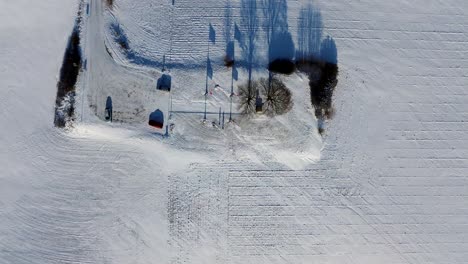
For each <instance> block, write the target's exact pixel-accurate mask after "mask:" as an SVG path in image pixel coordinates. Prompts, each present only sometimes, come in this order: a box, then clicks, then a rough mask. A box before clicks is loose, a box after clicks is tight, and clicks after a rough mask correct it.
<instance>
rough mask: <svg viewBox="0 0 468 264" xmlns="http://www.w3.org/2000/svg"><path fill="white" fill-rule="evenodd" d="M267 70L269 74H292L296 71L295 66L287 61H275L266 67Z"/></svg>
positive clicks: (290, 61)
mask: <svg viewBox="0 0 468 264" xmlns="http://www.w3.org/2000/svg"><path fill="white" fill-rule="evenodd" d="M268 70H269V71H271V72H276V73H282V74H288V75H289V74H292V73H293V72H294V71H295V70H296V65H295V64H294V62H293V61H292V60H289V59H276V60H274V61H272V62H270V64H269V65H268Z"/></svg>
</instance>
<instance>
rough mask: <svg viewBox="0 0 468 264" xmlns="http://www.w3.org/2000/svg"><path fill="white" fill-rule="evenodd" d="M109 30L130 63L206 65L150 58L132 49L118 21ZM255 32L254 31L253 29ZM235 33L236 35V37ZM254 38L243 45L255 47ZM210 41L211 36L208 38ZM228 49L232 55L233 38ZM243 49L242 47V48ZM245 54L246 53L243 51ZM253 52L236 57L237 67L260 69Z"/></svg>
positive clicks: (196, 67)
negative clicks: (249, 43) (249, 42)
mask: <svg viewBox="0 0 468 264" xmlns="http://www.w3.org/2000/svg"><path fill="white" fill-rule="evenodd" d="M236 28H237V29H236V32H237V33H236V32H235V34H234V35H235V39H236V40H237V41H239V43H240V44H241V46H242V43H244V40H245V39H244V37H243V36H242V33H241V32H240V29H239V28H238V27H237V26H236ZM110 30H111V33H112V36H113V38H114V41H115V42H116V43H117V44H118V45H119V47H120V52H121V53H122V55H124V56H125V58H126V59H127V60H128V61H129V62H131V63H132V64H135V65H139V66H145V67H150V68H163V67H165V68H171V69H182V70H201V69H203V68H205V67H206V63H205V62H203V61H200V63H181V62H169V63H167V62H164V61H159V60H155V59H151V58H147V57H145V56H143V55H141V54H140V53H138V52H136V51H135V50H133V49H132V45H131V42H130V40H129V39H128V37H127V35H126V33H125V30H124V28H123V27H122V26H121V25H119V24H118V22H114V23H112V24H111V26H110ZM255 33H256V31H255ZM236 34H237V35H238V36H237V37H236ZM254 40H255V38H253V39H252V42H251V45H247V46H244V47H246V48H247V47H255V43H254ZM210 41H212V40H211V38H210ZM227 49H228V54H230V55H232V57H234V40H231V42H230V43H228V46H227ZM243 50H244V49H243ZM243 54H247V53H245V52H244V53H243ZM253 54H254V49H252V56H243V57H242V58H239V59H236V65H237V67H238V68H245V69H248V70H249V71H251V70H252V69H260V68H262V67H263V65H262V64H261V63H259V62H257V61H255V60H254V58H253Z"/></svg>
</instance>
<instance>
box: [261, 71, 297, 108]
mask: <svg viewBox="0 0 468 264" xmlns="http://www.w3.org/2000/svg"><path fill="white" fill-rule="evenodd" d="M260 86H261V88H262V93H263V96H264V99H265V103H264V105H263V106H264V112H265V113H266V114H267V115H269V116H274V115H282V114H285V113H287V112H288V111H289V110H291V108H292V104H293V103H292V98H291V97H292V95H291V91H290V90H289V89H288V88H287V87H286V85H285V84H284V83H283V82H282V81H281V80H280V79H279V78H277V77H275V76H273V77H272V78H271V80H267V79H265V78H262V79H260Z"/></svg>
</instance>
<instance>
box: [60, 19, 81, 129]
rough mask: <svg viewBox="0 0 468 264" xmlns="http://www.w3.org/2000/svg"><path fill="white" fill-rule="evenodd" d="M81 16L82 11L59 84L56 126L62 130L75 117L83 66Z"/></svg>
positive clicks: (72, 34)
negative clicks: (76, 92) (80, 74)
mask: <svg viewBox="0 0 468 264" xmlns="http://www.w3.org/2000/svg"><path fill="white" fill-rule="evenodd" d="M80 15H81V11H80V12H79V13H78V18H77V19H76V21H75V26H74V28H73V31H72V33H71V35H70V37H69V39H68V44H67V48H66V50H65V54H64V57H63V62H62V67H61V69H60V78H59V81H58V83H57V97H56V99H55V117H54V124H55V126H56V127H60V128H63V127H65V126H66V124H67V122H69V121H73V120H74V115H75V85H76V81H77V80H78V74H79V72H80V69H81V64H82V54H81V49H80V28H79V25H80V22H81V19H80Z"/></svg>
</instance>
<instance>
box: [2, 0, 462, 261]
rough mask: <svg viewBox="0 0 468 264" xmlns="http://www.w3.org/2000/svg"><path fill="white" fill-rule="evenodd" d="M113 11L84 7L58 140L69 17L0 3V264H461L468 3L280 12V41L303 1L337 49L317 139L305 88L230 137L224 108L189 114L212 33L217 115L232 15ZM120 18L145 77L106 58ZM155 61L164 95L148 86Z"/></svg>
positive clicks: (319, 6)
mask: <svg viewBox="0 0 468 264" xmlns="http://www.w3.org/2000/svg"><path fill="white" fill-rule="evenodd" d="M250 1H253V0H250ZM114 2H115V6H114V7H113V8H112V10H109V9H108V8H106V6H105V5H104V4H103V3H102V2H101V1H100V0H89V1H85V2H84V3H85V5H84V6H86V4H88V3H89V5H90V9H89V10H90V13H89V14H86V12H84V19H83V24H82V32H81V37H82V48H83V55H84V59H85V60H86V61H87V63H86V66H87V67H86V69H85V70H83V71H82V72H81V73H80V76H79V82H78V84H77V100H78V107H77V108H76V121H75V122H74V123H73V124H71V125H70V126H68V127H67V128H66V129H64V130H61V129H57V128H54V126H53V117H54V104H55V94H56V83H57V79H58V74H59V71H60V67H61V63H62V59H63V53H64V50H65V47H66V44H67V41H68V36H69V35H70V33H71V31H72V29H73V25H74V20H75V17H76V13H77V10H78V6H79V3H78V1H60V0H44V1H26V0H15V1H7V0H0V58H1V59H0V62H1V63H0V124H1V128H2V129H1V130H0V168H1V170H0V263H2V264H3V263H15V264H17V263H162V264H164V263H173V264H179V263H216V264H217V263H232V264H235V263H244V264H245V263H252V264H262V263H265V264H267V263H278V264H280V263H281V264H283V263H337V264H338V263H339V264H343V263H353V264H358V263H359V264H361V263H392V264H394V263H395V264H399V263H401V264H406V263H411V264H412V263H424V264H428V263H434V264H435V263H437V264H443V263H447V264H457V263H466V260H467V259H468V250H466V249H467V248H468V209H467V206H466V205H467V204H468V133H467V132H468V104H467V102H468V92H467V88H466V85H467V80H468V76H467V74H466V70H467V68H468V60H467V59H468V29H467V27H466V25H467V24H468V17H467V16H466V12H467V11H468V2H466V1H462V0H445V1H439V0H425V1H423V0H412V1H405V0H396V1H367V0H364V1H350V0H336V1H326V0H317V1H314V2H312V1H309V0H290V1H289V0H288V1H287V5H288V8H287V14H288V26H289V27H288V28H289V31H290V32H291V35H292V37H293V40H295V41H296V39H297V38H298V32H299V31H300V30H299V29H298V27H300V23H299V21H300V20H299V17H300V13H301V10H302V9H303V8H304V7H306V6H308V5H309V4H313V6H314V8H315V9H316V10H320V12H321V16H322V19H323V32H324V37H325V36H328V35H329V36H331V37H332V38H333V39H334V40H335V42H336V45H337V49H338V63H339V67H340V75H339V83H338V86H337V90H336V92H335V95H334V106H335V108H336V115H335V117H334V118H333V119H331V120H329V121H328V122H327V126H326V134H325V135H324V137H323V138H322V137H321V136H320V135H318V133H317V131H316V130H317V124H316V123H317V120H316V119H315V117H314V116H313V113H314V111H313V108H312V107H311V106H310V102H309V101H310V99H309V95H308V79H307V76H304V75H302V74H293V75H291V76H289V77H284V78H283V79H284V81H285V83H286V84H287V85H288V87H290V88H291V90H292V92H293V100H294V106H293V109H292V110H291V112H289V113H287V114H286V115H284V116H278V117H275V118H273V119H269V118H267V117H265V116H259V117H256V118H253V119H245V118H241V117H239V116H235V122H234V123H228V124H226V127H225V129H224V130H223V129H221V128H220V127H219V126H218V125H216V126H213V125H212V124H211V123H212V122H214V123H217V122H218V121H219V120H218V115H217V114H210V115H208V119H207V120H208V121H207V122H206V123H203V122H202V118H203V114H200V113H195V114H193V113H191V114H187V113H182V111H193V112H202V111H203V107H204V96H203V93H204V89H205V76H206V59H207V57H206V56H207V54H206V52H207V47H208V46H207V45H208V41H207V40H208V25H209V24H210V23H211V24H212V26H213V29H214V31H215V32H216V43H215V44H212V45H211V46H210V59H211V61H212V65H213V78H212V79H209V90H210V95H209V97H208V103H207V109H208V111H209V112H214V113H217V112H218V109H219V107H221V108H222V109H223V111H225V112H226V113H227V112H228V111H229V94H230V84H231V79H230V77H231V72H230V70H228V69H226V68H225V67H224V66H223V65H222V60H223V56H224V48H225V45H226V43H225V42H226V40H225V37H224V35H223V34H224V33H223V32H224V31H225V24H226V19H227V14H230V17H231V19H232V21H233V23H238V24H240V22H239V21H240V19H241V14H242V13H241V4H242V2H243V1H241V0H232V1H228V0H221V1H220V0H205V1H190V0H174V1H170V0H140V1H131V0H114ZM173 2H174V6H172V3H173ZM244 2H245V1H244ZM247 2H249V1H247ZM228 3H229V6H230V7H231V8H230V9H227V8H226V7H227V6H228ZM260 3H261V1H258V7H259V8H260V9H259V11H258V19H259V21H262V19H263V15H262V14H263V13H262V11H261V4H260ZM84 10H85V9H84ZM226 10H230V11H229V12H227V11H226ZM113 21H118V22H119V23H121V28H122V29H123V30H124V31H125V33H126V34H127V36H128V39H129V41H130V47H131V49H132V50H133V52H136V53H137V54H138V56H141V58H145V62H146V64H145V63H135V61H132V60H131V59H129V58H128V57H126V56H125V54H124V53H123V52H122V50H120V49H119V45H118V44H117V43H115V41H114V39H113V37H112V32H111V30H110V23H112V22H113ZM243 30H244V29H242V28H241V31H242V33H244V34H245V31H243ZM264 35H265V34H264V32H263V29H262V26H261V25H260V29H259V31H258V38H257V40H256V46H257V50H258V54H257V55H256V56H257V57H258V64H259V65H263V66H264V64H265V61H264V58H265V56H266V53H267V52H266V51H267V48H266V45H265V36H264ZM296 45H297V43H296ZM239 50H240V47H239V46H236V56H237V55H238V54H239V53H240V51H239ZM238 52H239V53H238ZM163 55H166V62H168V65H169V72H170V74H171V76H172V81H173V91H172V92H171V93H170V94H169V93H167V92H163V91H157V90H156V89H155V87H156V80H157V79H158V78H159V77H160V76H161V75H162V71H161V65H160V63H161V62H162V57H163ZM155 65H157V66H155ZM261 68H262V67H261V66H259V67H257V68H256V70H255V72H254V77H255V78H257V77H261V76H266V74H267V73H266V71H265V70H262V69H261ZM238 70H239V80H238V81H236V82H235V85H238V84H240V83H242V82H245V80H246V78H247V72H246V70H245V69H244V68H239V69H238ZM215 84H218V85H219V86H220V87H217V88H215ZM107 96H112V99H113V104H114V111H115V112H116V113H115V115H114V117H115V119H116V120H115V121H116V122H114V123H107V122H105V121H104V120H103V119H104V107H105V101H106V98H107ZM171 101H172V104H171ZM155 109H161V110H162V111H163V113H164V115H165V116H166V117H168V116H169V111H170V109H172V110H173V111H180V112H175V113H173V114H172V118H171V120H170V121H169V123H166V124H165V126H167V124H173V125H174V126H173V129H172V131H171V132H170V136H169V137H162V136H161V134H162V133H164V132H165V128H164V129H162V130H161V131H155V130H154V129H151V128H149V127H148V126H147V125H146V122H147V116H148V115H149V114H150V113H151V112H152V111H154V110H155ZM235 112H237V109H236V108H235Z"/></svg>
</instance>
